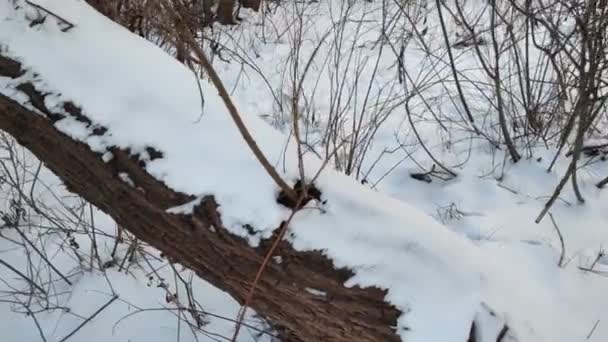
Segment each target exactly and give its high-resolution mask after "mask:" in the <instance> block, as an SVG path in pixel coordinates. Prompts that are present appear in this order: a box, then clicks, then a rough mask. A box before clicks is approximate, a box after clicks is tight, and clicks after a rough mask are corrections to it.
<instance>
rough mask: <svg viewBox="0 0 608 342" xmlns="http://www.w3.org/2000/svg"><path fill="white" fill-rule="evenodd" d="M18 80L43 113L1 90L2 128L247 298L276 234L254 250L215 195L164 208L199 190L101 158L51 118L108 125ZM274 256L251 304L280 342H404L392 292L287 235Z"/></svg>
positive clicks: (7, 67)
mask: <svg viewBox="0 0 608 342" xmlns="http://www.w3.org/2000/svg"><path fill="white" fill-rule="evenodd" d="M23 73H24V70H23V69H22V66H21V64H20V63H18V62H17V61H14V60H12V59H10V58H6V57H0V77H9V78H13V79H17V78H18V77H19V76H21V75H23ZM19 87H20V88H19V89H21V91H22V92H23V93H25V94H26V95H27V96H28V97H29V99H30V102H31V104H32V106H33V107H35V108H36V109H37V110H38V111H40V113H42V115H41V114H40V113H36V112H35V111H34V110H30V109H28V108H26V107H24V106H22V105H21V104H19V103H17V102H15V101H13V100H12V99H10V98H8V97H6V96H4V95H1V94H0V129H1V130H3V131H6V132H8V133H9V134H10V135H12V136H13V137H15V138H16V139H17V141H18V142H19V143H20V144H21V145H23V146H25V147H26V148H28V149H29V150H30V151H31V152H32V153H33V154H34V155H36V156H37V157H38V158H39V159H40V160H41V161H43V162H44V163H45V165H46V166H47V167H48V168H49V169H50V170H51V171H53V172H54V173H55V174H56V175H57V176H58V177H59V178H61V179H62V181H63V182H64V183H65V185H66V187H67V188H68V189H69V190H71V191H73V192H75V193H78V194H80V195H81V196H82V197H84V198H85V199H86V200H88V201H89V202H91V203H93V204H94V205H95V206H97V207H98V208H100V209H101V210H103V211H104V212H106V213H107V214H109V215H110V216H111V217H112V218H114V220H115V221H116V222H117V223H118V224H120V225H121V226H123V227H125V228H126V229H127V230H129V231H130V232H131V233H133V234H134V235H135V236H137V237H138V238H139V239H141V240H142V241H145V242H146V243H148V244H150V245H151V246H153V247H155V248H157V249H158V250H160V251H161V252H162V253H163V254H164V255H166V256H167V257H168V258H170V259H171V260H174V261H177V262H179V263H181V264H183V265H184V266H186V267H188V268H190V269H192V270H193V271H195V272H196V273H197V274H198V276H200V277H201V278H203V279H205V280H207V281H209V282H210V283H211V284H213V285H215V286H216V287H218V288H220V289H222V290H224V291H226V292H228V293H229V294H230V295H231V296H232V297H234V298H235V299H236V300H237V301H239V302H240V303H241V304H242V303H243V301H244V298H245V296H246V294H247V291H248V289H249V286H250V283H251V281H253V279H254V277H255V274H256V272H257V270H258V268H259V267H260V265H261V263H262V260H263V257H264V253H265V252H266V251H267V250H268V248H270V244H271V242H270V241H265V242H263V243H262V244H261V245H260V247H258V248H252V247H250V246H249V245H248V244H247V242H246V241H245V240H244V239H242V238H240V237H237V236H234V235H232V234H230V233H229V232H228V231H227V230H226V229H224V228H223V226H222V219H221V216H220V214H219V212H218V211H217V208H218V207H219V205H220V204H218V203H217V202H216V201H215V199H214V198H213V196H208V197H205V198H204V199H203V200H202V201H201V203H200V205H199V206H197V208H196V209H195V211H194V213H193V215H174V214H169V213H167V212H166V209H168V208H170V207H173V206H177V205H181V204H184V203H187V202H189V201H191V200H193V196H190V195H187V194H184V193H179V192H175V191H173V190H172V189H170V188H168V187H167V186H166V185H165V184H163V183H162V182H160V181H158V180H156V179H155V178H153V177H152V176H150V175H149V174H148V173H147V172H146V170H145V160H141V159H140V158H139V157H138V156H135V155H133V154H132V153H130V152H129V151H126V150H120V149H117V148H114V149H112V150H111V151H110V152H112V154H113V158H112V159H111V160H110V161H108V162H107V163H106V162H103V161H102V159H101V155H100V154H98V153H95V152H93V151H91V150H90V149H89V147H88V146H87V145H85V144H83V143H81V142H77V141H75V140H73V139H71V138H70V137H68V136H67V135H65V134H63V133H61V132H59V131H58V130H57V129H56V128H55V127H54V126H53V123H54V122H55V121H57V120H62V119H64V118H65V117H66V116H67V115H69V116H71V117H73V118H75V119H77V120H79V121H81V122H84V123H86V124H87V125H88V127H89V129H90V130H91V131H92V134H98V135H102V134H105V133H106V132H107V128H105V127H96V126H95V125H94V124H92V123H91V121H90V120H89V119H88V118H86V116H84V115H83V114H82V111H81V110H80V109H79V108H78V106H76V105H75V104H74V103H71V102H65V103H63V108H62V109H63V112H64V113H54V112H52V111H51V110H50V109H49V108H46V105H45V102H44V97H45V96H46V95H45V94H43V93H42V92H40V91H39V90H37V89H36V88H35V87H34V86H33V84H32V83H30V82H27V81H24V82H23V83H22V84H21V85H19ZM66 113H67V114H66ZM125 114H128V113H125ZM57 146H61V148H57ZM147 152H148V155H149V159H155V158H162V152H161V151H159V150H155V149H150V150H149V151H147ZM119 173H126V174H128V176H129V178H130V179H131V180H132V181H133V183H134V186H132V185H129V184H127V183H126V182H124V181H123V180H121V178H120V177H119V176H118V174H119ZM212 227H213V228H215V229H212ZM275 255H280V256H281V257H282V262H281V263H280V264H278V263H275V262H273V263H271V264H270V265H268V267H267V268H266V270H265V272H264V275H263V277H262V279H261V281H260V283H259V284H258V287H257V290H256V293H255V296H254V299H253V302H252V303H251V307H252V308H253V309H254V310H256V311H257V312H258V313H259V314H260V315H262V316H263V317H265V318H266V319H267V320H268V321H269V323H270V324H271V325H272V326H273V328H274V329H275V330H276V331H277V332H279V334H280V337H281V338H282V340H283V341H307V342H308V341H311V342H317V341H323V342H325V341H327V342H333V341H336V342H340V341H365V342H367V341H369V342H372V341H373V342H376V341H391V342H392V341H395V342H396V341H399V340H400V339H399V337H398V336H397V334H396V333H395V328H394V327H395V326H396V325H397V317H398V316H399V315H400V312H399V311H398V310H397V309H396V308H395V307H393V306H391V305H389V304H387V303H386V302H385V301H384V297H385V294H386V291H385V290H381V289H378V288H360V287H352V288H346V287H344V286H343V284H344V282H345V281H346V280H347V279H348V278H349V277H350V276H351V275H352V272H351V271H350V270H348V269H335V268H334V267H333V264H332V262H331V260H329V259H328V258H326V257H325V256H323V254H322V253H321V252H320V251H309V252H298V251H295V250H294V249H293V248H292V246H291V245H290V244H289V243H288V242H286V241H283V242H281V244H280V246H279V248H278V250H277V252H276V253H275ZM307 289H315V290H318V291H323V292H324V293H325V294H326V295H324V296H322V295H319V294H318V293H316V294H313V293H311V292H314V291H307Z"/></svg>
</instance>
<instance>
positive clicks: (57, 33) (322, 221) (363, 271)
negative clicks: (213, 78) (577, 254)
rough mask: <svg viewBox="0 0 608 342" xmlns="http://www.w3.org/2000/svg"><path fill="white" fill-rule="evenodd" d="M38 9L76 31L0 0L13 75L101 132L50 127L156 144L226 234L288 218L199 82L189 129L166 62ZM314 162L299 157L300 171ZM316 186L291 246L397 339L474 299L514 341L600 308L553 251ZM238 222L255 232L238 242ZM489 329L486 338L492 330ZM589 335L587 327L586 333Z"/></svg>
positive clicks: (95, 17)
mask: <svg viewBox="0 0 608 342" xmlns="http://www.w3.org/2000/svg"><path fill="white" fill-rule="evenodd" d="M18 3H22V2H20V1H18ZM38 3H39V4H40V5H43V6H45V7H46V8H48V9H50V10H52V11H54V12H55V13H57V14H60V15H61V16H62V17H63V18H65V19H67V20H68V21H70V22H72V23H74V24H75V27H74V28H72V29H71V30H69V31H67V32H62V31H61V27H60V25H58V23H57V22H55V21H54V20H52V18H49V19H48V20H46V21H45V22H44V23H43V24H41V25H37V26H34V27H30V26H29V24H30V22H29V21H28V20H26V16H31V15H35V14H36V11H35V9H33V8H31V7H29V6H27V5H24V4H23V7H22V8H20V9H18V10H15V9H14V7H13V5H12V4H11V3H10V2H3V3H2V4H0V44H1V45H2V47H3V51H5V52H3V53H5V54H7V55H10V56H13V57H15V58H17V59H19V60H20V61H22V62H23V64H24V65H25V66H26V67H27V68H29V70H30V72H28V73H27V74H26V75H25V76H24V77H25V78H29V79H32V80H34V82H36V83H37V84H38V85H39V86H40V87H41V88H43V89H46V90H48V91H50V92H53V93H61V95H58V96H55V97H51V96H49V97H47V106H48V107H49V108H53V106H55V105H56V104H57V103H58V102H59V101H60V100H61V99H69V100H74V101H75V102H76V103H77V104H79V105H80V106H82V108H83V110H84V114H85V115H86V116H87V117H89V118H90V119H91V120H92V121H93V122H94V123H97V124H100V125H103V126H105V127H108V128H109V131H108V133H106V134H105V135H104V136H101V137H100V136H93V135H90V133H91V132H89V131H88V129H87V128H85V127H84V126H83V125H82V123H79V122H77V121H73V120H71V119H65V120H62V121H60V122H58V123H57V127H58V129H60V130H62V131H64V132H66V133H68V134H71V135H72V136H73V137H74V138H76V139H79V140H82V141H84V142H86V143H87V144H89V146H91V148H92V149H94V150H96V151H104V150H105V149H106V148H107V147H110V146H120V147H125V148H126V147H129V148H131V149H132V150H133V151H136V152H142V153H143V152H144V148H145V147H146V146H153V147H155V148H157V149H159V150H161V151H162V152H163V153H164V158H162V159H157V160H154V161H152V162H150V163H148V166H147V168H148V171H149V172H150V174H152V175H153V176H155V177H157V178H158V179H160V180H162V181H164V182H165V183H166V184H167V185H168V186H170V187H171V188H173V189H175V190H177V191H182V192H185V193H189V194H194V195H197V196H203V195H205V194H214V195H215V196H216V198H217V200H218V202H219V203H220V204H221V205H222V211H223V217H224V219H225V223H226V224H227V226H228V228H229V229H231V230H232V231H233V232H234V233H236V234H240V235H242V236H246V237H248V238H249V239H250V242H251V243H252V244H255V243H256V242H257V240H258V239H259V238H260V237H267V236H270V234H271V232H272V229H274V228H275V227H277V226H278V223H279V222H280V221H281V220H282V219H284V218H285V216H286V215H287V214H288V213H287V211H286V210H285V209H283V208H280V207H279V206H277V205H276V203H275V192H276V189H275V187H274V184H273V183H272V182H271V181H270V179H269V177H268V176H267V175H266V174H265V173H264V171H263V170H262V168H261V167H260V166H259V165H258V163H257V162H256V161H255V159H254V157H253V156H252V155H251V153H250V152H249V150H248V148H247V146H246V145H245V144H244V143H243V141H242V139H241V138H240V136H239V134H238V132H237V131H236V128H235V127H234V125H233V123H232V122H231V120H230V118H229V116H228V113H227V112H226V110H225V109H224V107H223V106H222V104H221V102H220V99H219V97H218V96H216V95H215V94H216V91H215V90H214V89H213V87H212V86H211V85H209V84H207V83H206V82H202V87H203V93H204V94H205V110H204V115H203V116H202V118H201V119H200V121H199V120H198V119H199V117H200V115H201V103H200V97H199V93H198V89H197V86H196V82H195V79H194V77H193V75H192V73H191V72H190V71H189V70H187V69H186V68H184V67H183V66H182V65H180V64H179V63H177V62H176V61H174V60H173V59H172V58H171V57H170V56H168V55H166V54H165V53H164V52H162V51H161V50H159V49H158V48H156V47H155V46H153V45H152V44H150V43H148V42H146V41H144V40H142V39H141V38H139V37H137V36H135V35H132V34H130V33H129V32H127V31H126V30H124V29H122V28H121V27H119V26H117V25H116V24H114V23H112V22H110V21H109V20H107V19H105V18H103V17H102V16H100V15H99V14H97V13H96V12H94V11H93V10H92V9H91V8H89V7H88V6H87V5H86V4H85V3H84V2H83V1H77V0H47V1H38ZM35 74H37V75H39V77H36V76H35ZM38 78H39V79H41V80H44V81H37V79H38ZM13 84H14V82H12V83H11V82H9V81H7V80H2V79H0V92H2V93H3V94H6V95H8V96H11V97H13V98H15V99H17V100H19V99H21V98H22V97H21V96H20V94H19V92H18V91H16V90H14V88H13V87H12V85H13ZM261 101H263V99H261ZM52 102H54V103H52ZM55 109H57V110H59V109H58V108H55ZM241 110H242V112H243V115H244V118H243V119H244V120H245V122H246V124H247V126H248V127H249V128H250V129H251V131H252V132H253V134H254V136H255V138H256V139H257V141H258V143H259V145H260V146H261V148H262V150H263V151H265V152H266V153H267V155H268V156H269V157H270V158H269V159H270V160H272V161H277V165H281V166H282V162H281V163H279V161H282V158H283V149H284V144H285V142H286V137H285V136H283V135H281V134H280V133H278V132H276V131H275V130H273V129H272V128H271V127H270V126H268V125H267V124H266V123H264V122H263V121H261V120H260V119H258V118H257V117H253V116H248V114H247V108H241ZM285 164H286V171H285V174H284V175H285V177H286V178H287V179H295V178H296V175H297V172H296V167H295V158H294V154H293V151H292V149H288V153H287V157H286V160H285ZM320 165H321V162H320V161H319V160H315V159H313V158H309V159H308V160H307V174H309V175H311V174H314V172H315V171H316V170H317V169H318V168H319V167H320ZM318 186H319V187H320V188H321V190H322V191H323V194H324V199H325V200H327V205H326V206H325V207H324V208H323V209H324V210H323V211H324V212H323V213H322V212H321V211H319V210H303V211H301V212H300V213H299V214H298V215H297V216H296V218H295V221H294V223H293V224H292V231H293V238H292V239H293V244H294V246H295V247H296V248H297V249H301V250H310V249H322V250H324V251H325V253H326V254H327V255H328V256H329V257H330V258H332V259H333V260H334V263H335V264H336V266H347V267H350V268H352V269H353V270H354V271H355V274H356V275H355V276H354V277H353V278H352V279H350V280H349V281H348V283H347V284H346V285H347V286H350V285H355V284H358V285H363V286H370V285H375V286H379V287H382V288H387V289H388V290H389V293H388V298H387V300H388V301H390V302H391V303H393V304H394V305H396V306H397V307H398V308H399V309H401V310H402V311H403V312H404V314H403V315H402V317H400V319H399V322H398V327H397V328H398V332H399V334H400V335H401V336H402V337H403V340H407V341H412V342H420V341H429V342H437V341H446V342H450V341H454V342H457V341H458V342H461V341H465V340H466V338H467V336H468V333H469V329H470V324H471V320H472V319H473V317H474V316H475V315H476V314H477V313H478V311H479V310H480V307H481V305H482V303H485V304H486V305H488V306H489V307H491V308H492V309H493V310H494V311H495V312H496V313H497V314H498V315H500V316H502V317H504V318H505V319H506V320H507V321H508V324H509V326H510V327H511V330H510V331H511V332H510V333H511V334H513V336H514V337H516V338H517V340H518V341H522V342H527V341H530V342H542V341H558V342H561V341H563V342H570V341H577V340H582V339H584V337H585V336H586V334H587V333H588V331H589V329H590V328H591V327H592V326H593V323H594V322H595V321H596V320H597V319H600V318H602V317H601V316H599V315H604V316H603V317H604V318H606V314H605V313H604V314H602V312H601V310H600V308H605V307H607V306H606V305H607V304H608V299H605V297H603V298H600V297H597V298H596V297H592V296H589V295H587V294H598V295H599V294H600V293H601V292H600V290H601V286H605V285H606V282H602V281H601V280H600V279H586V278H585V277H584V276H582V275H580V274H577V273H576V272H574V271H573V272H569V273H568V272H564V271H561V270H559V269H558V268H557V266H555V264H556V263H555V256H556V254H555V253H556V252H555V251H553V250H548V249H545V248H544V247H540V246H534V245H526V244H502V245H499V246H492V245H487V244H486V245H482V246H478V245H476V244H474V243H473V242H471V241H469V240H468V239H466V238H464V237H462V236H460V235H458V234H455V233H453V232H452V231H450V230H448V229H446V228H445V227H444V226H442V225H441V224H439V223H437V222H436V221H435V220H434V219H432V218H431V217H430V216H428V215H426V214H425V213H423V212H421V211H419V210H417V209H415V208H413V207H411V206H409V205H406V204H404V203H402V202H399V201H397V200H395V199H391V198H388V197H386V196H384V195H381V194H378V193H376V192H373V191H371V190H369V189H365V188H363V187H361V186H360V185H359V184H357V183H356V182H355V181H354V180H352V179H350V178H347V177H345V176H342V175H340V174H338V173H336V172H333V171H331V170H326V171H324V172H323V174H322V175H321V177H320V179H319V181H318ZM242 224H249V225H251V226H253V227H255V228H256V229H258V230H259V234H258V235H256V236H254V237H251V236H248V235H247V234H246V232H245V231H244V230H243V229H242V228H241V226H242ZM318 290H322V289H318ZM490 330H492V329H490ZM488 334H489V335H492V334H494V336H496V334H497V331H495V330H493V331H489V332H488ZM601 336H602V335H600V333H597V332H596V334H595V335H594V338H600V339H601ZM603 336H604V338H606V337H608V331H606V330H604V331H603ZM598 341H599V339H598Z"/></svg>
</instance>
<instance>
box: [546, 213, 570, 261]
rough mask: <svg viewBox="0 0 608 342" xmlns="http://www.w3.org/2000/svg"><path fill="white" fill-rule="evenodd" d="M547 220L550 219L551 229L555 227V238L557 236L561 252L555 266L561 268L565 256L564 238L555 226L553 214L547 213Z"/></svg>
mask: <svg viewBox="0 0 608 342" xmlns="http://www.w3.org/2000/svg"><path fill="white" fill-rule="evenodd" d="M549 218H551V223H553V227H555V231H556V232H557V236H559V243H560V245H561V247H562V252H561V253H560V255H559V262H558V263H557V266H559V267H563V263H564V257H565V255H566V247H565V245H564V237H563V236H562V232H561V231H560V230H559V227H558V226H557V223H555V219H554V218H553V214H552V213H549Z"/></svg>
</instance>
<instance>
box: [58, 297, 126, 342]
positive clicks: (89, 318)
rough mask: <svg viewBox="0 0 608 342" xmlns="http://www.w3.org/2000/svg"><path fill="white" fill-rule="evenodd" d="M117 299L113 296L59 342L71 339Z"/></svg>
mask: <svg viewBox="0 0 608 342" xmlns="http://www.w3.org/2000/svg"><path fill="white" fill-rule="evenodd" d="M117 299H118V295H114V296H112V298H110V300H109V301H108V302H107V303H105V304H104V305H102V306H101V307H100V308H99V309H97V311H95V312H94V313H93V314H92V315H91V316H89V317H88V318H87V319H85V320H84V321H83V322H82V323H80V324H79V325H78V326H77V327H76V329H74V330H72V332H71V333H69V334H67V335H66V336H65V337H64V338H62V339H61V340H59V342H65V341H67V340H68V339H69V338H70V337H72V336H73V335H74V334H75V333H77V332H78V330H80V329H81V328H82V327H84V326H85V325H86V324H87V323H89V322H90V321H91V320H92V319H93V318H95V316H97V315H99V313H101V312H102V311H103V310H104V309H105V308H107V307H108V306H109V305H110V304H112V303H113V302H114V301H115V300H117Z"/></svg>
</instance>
